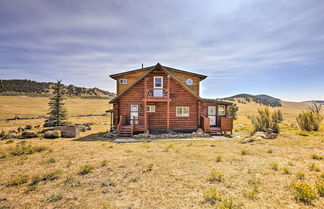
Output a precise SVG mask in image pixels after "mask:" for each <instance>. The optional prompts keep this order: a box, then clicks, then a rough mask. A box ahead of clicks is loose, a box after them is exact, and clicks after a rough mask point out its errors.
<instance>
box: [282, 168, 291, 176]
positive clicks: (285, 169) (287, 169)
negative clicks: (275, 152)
mask: <svg viewBox="0 0 324 209" xmlns="http://www.w3.org/2000/svg"><path fill="white" fill-rule="evenodd" d="M283 171H284V174H286V175H288V174H291V171H290V169H289V168H286V167H285V168H283Z"/></svg>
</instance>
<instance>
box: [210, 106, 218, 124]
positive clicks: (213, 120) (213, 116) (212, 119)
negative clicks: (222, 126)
mask: <svg viewBox="0 0 324 209" xmlns="http://www.w3.org/2000/svg"><path fill="white" fill-rule="evenodd" d="M208 118H209V119H210V126H216V106H208Z"/></svg>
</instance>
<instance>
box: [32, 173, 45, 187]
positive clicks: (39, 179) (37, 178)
mask: <svg viewBox="0 0 324 209" xmlns="http://www.w3.org/2000/svg"><path fill="white" fill-rule="evenodd" d="M41 181H42V178H41V177H40V176H38V175H36V176H32V177H31V180H30V183H29V186H33V185H36V184H38V183H39V182H41Z"/></svg>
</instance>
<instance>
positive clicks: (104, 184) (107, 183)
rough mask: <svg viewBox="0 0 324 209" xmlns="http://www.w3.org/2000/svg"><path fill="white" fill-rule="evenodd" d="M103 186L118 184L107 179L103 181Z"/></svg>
mask: <svg viewBox="0 0 324 209" xmlns="http://www.w3.org/2000/svg"><path fill="white" fill-rule="evenodd" d="M101 186H102V187H114V186H116V183H115V182H114V181H113V180H111V179H107V180H105V181H104V182H102V183H101Z"/></svg>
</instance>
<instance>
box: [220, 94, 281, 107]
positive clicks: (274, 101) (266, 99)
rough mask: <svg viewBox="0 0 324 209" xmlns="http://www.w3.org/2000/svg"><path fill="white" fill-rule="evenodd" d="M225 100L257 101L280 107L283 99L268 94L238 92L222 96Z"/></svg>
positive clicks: (239, 101)
mask: <svg viewBox="0 0 324 209" xmlns="http://www.w3.org/2000/svg"><path fill="white" fill-rule="evenodd" d="M221 99H223V100H229V101H237V102H238V103H247V102H251V101H253V102H255V103H258V104H262V105H265V106H270V107H280V106H281V100H280V99H278V98H275V97H272V96H269V95H266V94H260V95H252V94H237V95H234V96H230V97H225V98H221Z"/></svg>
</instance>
